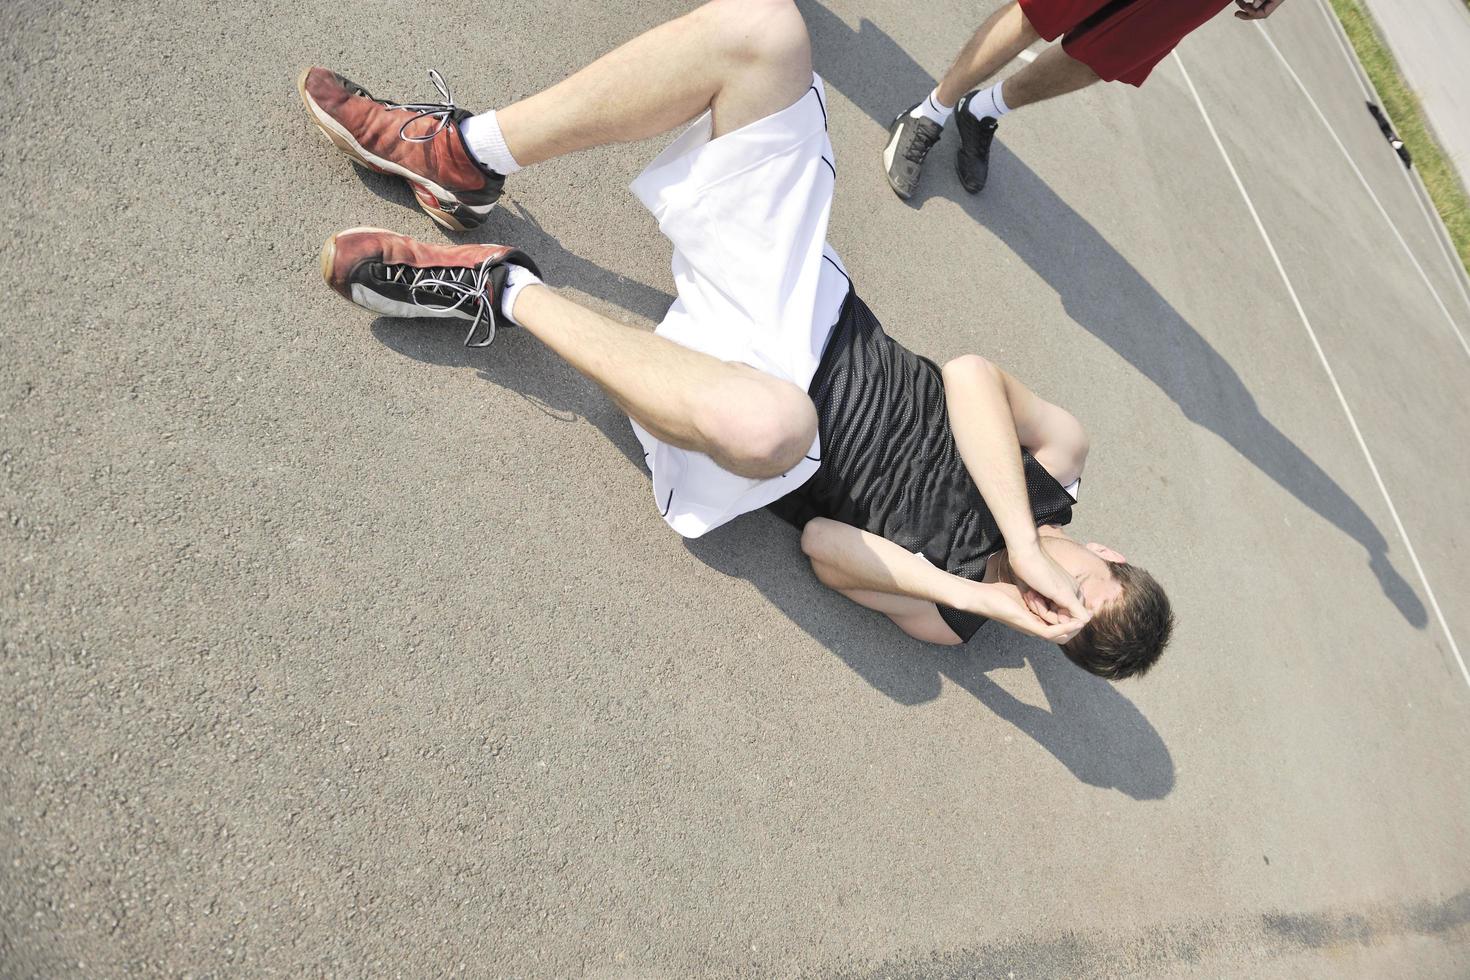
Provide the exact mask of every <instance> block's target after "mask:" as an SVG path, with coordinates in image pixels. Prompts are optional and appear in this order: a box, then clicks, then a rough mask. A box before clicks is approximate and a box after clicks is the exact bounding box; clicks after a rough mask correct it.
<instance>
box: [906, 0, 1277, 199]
mask: <svg viewBox="0 0 1470 980" xmlns="http://www.w3.org/2000/svg"><path fill="white" fill-rule="evenodd" d="M1230 2H1231V0H1011V2H1010V3H1008V4H1006V5H1005V6H1004V7H1002V8H1001V9H1000V10H998V11H996V12H995V13H994V14H992V15H991V16H990V19H989V20H987V21H985V23H984V24H982V25H981V27H980V29H979V30H978V31H976V32H975V34H974V36H973V37H971V38H970V40H969V42H968V43H967V44H966V45H965V46H964V48H963V49H961V50H960V53H959V57H957V58H955V62H954V64H953V65H952V66H950V69H949V71H948V72H946V73H945V75H944V79H943V80H942V81H941V82H940V83H939V86H938V87H937V88H936V89H935V90H934V91H933V92H930V93H929V95H928V96H926V97H925V98H923V99H921V100H920V101H919V103H918V104H917V105H915V106H914V107H913V108H911V109H908V110H906V111H904V112H902V113H900V114H899V116H898V118H897V119H895V120H894V121H893V124H892V125H891V126H889V127H888V145H887V146H886V147H884V149H883V169H884V171H885V172H886V173H887V175H888V184H889V186H891V187H892V188H893V192H894V193H895V194H897V195H898V196H899V197H901V198H903V199H904V200H908V199H909V198H910V197H913V195H914V192H915V191H916V190H917V189H918V187H919V177H920V175H921V174H922V173H923V169H924V160H925V159H926V158H927V157H928V155H929V151H930V150H931V149H933V147H934V144H935V143H937V142H939V137H940V136H941V135H942V134H943V133H944V126H945V124H946V123H947V122H949V119H950V117H951V116H954V117H955V120H956V125H957V126H958V128H959V131H960V148H959V153H958V155H957V157H956V159H955V169H956V171H957V172H958V173H959V178H960V184H961V185H963V186H964V188H965V190H967V191H969V192H970V193H971V194H978V193H980V191H981V189H983V188H984V187H985V181H986V178H987V177H988V176H989V173H990V143H991V140H993V139H994V138H995V130H996V127H997V126H998V125H999V124H1000V119H1001V117H1002V116H1004V115H1006V113H1009V112H1014V111H1015V110H1017V109H1019V108H1021V107H1022V106H1028V105H1031V104H1033V103H1036V102H1042V101H1044V100H1046V99H1054V98H1056V97H1057V96H1059V95H1066V94H1067V93H1069V92H1075V91H1077V90H1078V89H1083V88H1086V87H1087V86H1089V85H1092V84H1093V83H1095V82H1097V81H1099V80H1101V81H1105V82H1114V81H1117V82H1126V83H1128V84H1129V85H1134V86H1138V85H1142V84H1143V83H1144V81H1145V80H1146V79H1147V78H1148V76H1149V73H1150V72H1151V71H1153V68H1154V66H1155V65H1157V64H1158V63H1159V62H1160V61H1162V60H1163V59H1164V58H1165V56H1167V55H1168V54H1169V52H1170V51H1173V50H1174V48H1175V46H1176V45H1178V44H1179V42H1180V41H1182V40H1184V37H1185V35H1187V34H1189V33H1190V32H1191V31H1193V30H1194V29H1195V28H1197V27H1199V26H1200V25H1202V24H1204V23H1205V21H1207V20H1209V19H1210V18H1211V17H1214V16H1215V15H1216V14H1218V13H1219V12H1220V11H1222V10H1224V9H1225V8H1226V7H1228V6H1230ZM1281 3H1282V0H1235V4H1236V6H1238V7H1239V8H1240V9H1239V10H1237V11H1236V12H1235V16H1236V17H1238V18H1240V19H1241V20H1260V19H1262V18H1264V17H1269V16H1271V13H1272V12H1273V11H1274V10H1275V9H1276V8H1277V7H1279V6H1280V5H1281ZM1059 37H1060V38H1062V43H1061V44H1059V45H1055V46H1053V47H1050V48H1047V49H1046V50H1045V51H1043V52H1042V53H1041V54H1040V55H1039V56H1037V58H1036V60H1035V61H1033V62H1032V63H1031V64H1029V65H1026V66H1025V67H1024V68H1022V69H1021V70H1020V71H1018V72H1016V73H1015V74H1013V75H1011V76H1010V77H1009V78H1006V79H1004V80H1003V81H999V82H996V83H995V84H994V85H991V86H989V87H988V88H984V89H982V88H980V85H981V83H982V82H984V81H986V80H987V79H989V78H990V77H991V76H992V75H994V74H995V73H996V72H997V71H999V70H1000V69H1001V68H1003V67H1005V66H1006V65H1007V64H1009V63H1010V62H1011V61H1012V60H1013V59H1014V58H1015V57H1016V56H1017V55H1019V54H1020V53H1021V52H1022V51H1025V50H1026V49H1027V48H1029V47H1030V46H1031V45H1032V44H1034V43H1035V42H1036V41H1037V39H1045V40H1047V41H1055V40H1056V39H1057V38H1059Z"/></svg>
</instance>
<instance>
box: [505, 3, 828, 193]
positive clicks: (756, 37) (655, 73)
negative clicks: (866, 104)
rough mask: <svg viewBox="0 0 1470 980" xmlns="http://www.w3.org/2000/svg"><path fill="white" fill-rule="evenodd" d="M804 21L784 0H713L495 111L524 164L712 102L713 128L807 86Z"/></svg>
mask: <svg viewBox="0 0 1470 980" xmlns="http://www.w3.org/2000/svg"><path fill="white" fill-rule="evenodd" d="M811 78H812V62H811V48H810V43H809V41H808V39H807V33H806V24H805V23H804V22H803V21H802V18H801V13H800V11H798V10H797V9H796V6H795V4H794V3H792V2H791V0H712V2H710V3H707V4H705V5H704V6H703V7H700V8H699V9H697V10H695V11H694V12H692V13H690V14H687V15H685V16H683V17H680V18H678V19H677V20H672V21H669V22H668V23H666V24H663V25H661V26H659V27H656V28H654V29H653V30H651V31H649V32H648V33H646V34H644V35H642V36H640V37H637V38H634V39H633V40H632V41H629V42H628V43H627V44H624V45H623V46H622V47H620V48H618V49H617V50H615V51H612V52H611V53H609V54H606V55H604V56H603V57H601V58H599V59H598V60H597V61H594V62H593V63H592V64H590V65H588V66H587V67H586V68H584V69H582V70H581V71H579V72H577V73H576V74H575V75H573V76H572V77H570V78H568V79H566V80H565V81H563V82H560V83H558V84H556V85H554V86H552V87H551V88H549V89H546V90H545V91H544V92H540V93H538V94H536V95H533V96H531V97H530V98H528V99H523V100H522V101H520V102H517V103H515V104H514V105H511V106H507V107H506V108H504V109H501V110H499V111H498V112H497V113H496V117H497V119H498V120H499V122H500V128H501V132H502V133H503V134H504V136H505V141H506V145H507V146H508V147H509V148H510V151H511V155H512V156H514V157H515V158H516V162H518V163H520V164H521V165H522V166H530V165H532V164H535V163H540V162H542V161H543V160H549V159H551V158H552V157H556V156H560V155H562V154H564V153H572V152H575V151H577V150H584V149H587V148H588V147H592V146H600V145H602V144H604V143H620V142H627V141H630V140H639V139H644V138H647V137H649V136H655V135H657V134H659V133H663V132H666V131H668V130H670V129H672V128H674V127H675V126H678V125H679V124H681V123H685V122H688V121H689V120H690V119H693V118H694V117H695V116H697V115H699V114H700V113H702V112H704V111H705V110H706V109H709V108H713V110H714V135H716V136H720V135H722V134H724V133H728V132H730V131H732V130H735V129H739V128H740V127H741V126H744V125H746V124H747V123H752V122H755V121H756V120H758V119H762V118H764V117H766V116H769V115H771V114H772V113H774V112H778V111H780V110H781V109H784V108H786V107H787V106H789V105H791V104H792V103H793V102H795V101H796V100H797V99H799V98H801V96H802V95H804V94H805V93H806V90H807V89H808V88H809V87H810V86H811Z"/></svg>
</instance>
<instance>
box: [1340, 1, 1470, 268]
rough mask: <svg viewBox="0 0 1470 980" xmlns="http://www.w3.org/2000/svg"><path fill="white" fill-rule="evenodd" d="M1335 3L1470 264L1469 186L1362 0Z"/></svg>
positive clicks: (1469, 265)
mask: <svg viewBox="0 0 1470 980" xmlns="http://www.w3.org/2000/svg"><path fill="white" fill-rule="evenodd" d="M1331 3H1332V7H1333V9H1334V10H1335V11H1337V16H1338V19H1339V20H1341V21H1342V26H1343V27H1344V28H1346V29H1347V34H1348V38H1349V39H1350V40H1351V41H1352V43H1353V48H1354V49H1355V50H1356V51H1357V52H1358V60H1360V61H1361V62H1362V63H1363V67H1364V68H1365V69H1366V70H1367V72H1368V77H1369V78H1371V79H1372V80H1373V86H1374V88H1376V89H1378V94H1379V95H1380V96H1381V97H1382V99H1383V108H1384V109H1385V110H1386V111H1387V112H1388V115H1389V118H1390V119H1392V120H1393V124H1394V128H1395V129H1396V130H1397V131H1398V134H1399V138H1400V139H1402V140H1403V141H1404V142H1405V143H1406V144H1408V147H1409V152H1410V153H1412V154H1413V155H1414V167H1415V169H1417V170H1418V171H1419V177H1420V179H1422V180H1423V181H1424V186H1425V188H1427V189H1428V191H1429V196H1430V198H1432V199H1433V201H1434V207H1435V209H1436V210H1437V211H1439V216H1440V217H1441V218H1443V219H1444V223H1445V227H1446V228H1448V229H1449V232H1450V240H1451V241H1452V242H1454V245H1455V251H1457V252H1458V253H1459V254H1460V261H1461V262H1462V263H1464V265H1465V268H1466V269H1470V197H1467V196H1466V193H1465V185H1464V184H1463V183H1461V182H1460V176H1459V174H1458V173H1457V172H1456V171H1455V168H1454V166H1453V165H1452V164H1451V163H1450V161H1449V158H1448V157H1446V156H1445V152H1444V150H1442V149H1440V146H1439V143H1438V141H1436V140H1435V138H1434V136H1433V135H1432V134H1431V133H1430V131H1429V127H1428V125H1427V124H1426V123H1425V121H1424V110H1423V109H1422V108H1421V107H1420V105H1419V99H1418V98H1417V97H1416V96H1415V95H1414V93H1413V91H1411V90H1410V89H1409V86H1408V85H1407V84H1406V83H1405V82H1404V77H1403V75H1401V74H1399V68H1398V65H1397V64H1396V63H1395V62H1394V60H1393V55H1391V54H1389V52H1388V46H1387V45H1385V44H1384V43H1383V39H1382V38H1381V37H1379V35H1378V30H1377V28H1376V27H1375V25H1374V24H1373V21H1372V19H1371V18H1370V17H1369V16H1368V13H1367V11H1365V10H1364V9H1363V6H1362V4H1361V3H1360V2H1359V0H1331ZM1466 3H1467V4H1470V0H1466Z"/></svg>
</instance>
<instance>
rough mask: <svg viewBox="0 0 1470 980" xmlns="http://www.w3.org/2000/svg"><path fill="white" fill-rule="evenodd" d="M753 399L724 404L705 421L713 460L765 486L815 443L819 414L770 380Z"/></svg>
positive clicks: (797, 392)
mask: <svg viewBox="0 0 1470 980" xmlns="http://www.w3.org/2000/svg"><path fill="white" fill-rule="evenodd" d="M762 387H763V388H764V389H765V390H763V391H761V392H759V393H752V394H754V395H755V397H752V398H749V399H741V400H721V401H719V402H716V403H714V404H712V405H711V406H710V408H709V411H708V412H707V413H706V415H705V417H704V418H703V419H702V420H701V424H700V429H701V430H702V431H704V432H705V435H706V438H707V439H708V441H709V443H710V446H711V453H710V455H712V456H714V457H715V459H716V461H717V462H719V463H720V465H721V466H724V467H725V468H726V469H728V470H730V472H732V473H736V474H738V475H740V476H744V477H749V478H751V479H755V480H765V479H770V478H772V477H776V476H780V475H781V474H783V473H785V472H787V471H788V470H790V469H791V468H792V467H794V466H796V464H798V463H800V462H801V461H802V460H803V459H804V458H805V457H806V454H807V453H808V452H810V451H811V447H812V443H813V442H814V441H815V440H816V438H817V410H816V406H814V405H813V404H812V400H811V399H810V398H808V397H807V395H806V392H804V391H802V390H801V389H800V388H798V387H796V386H795V385H793V384H788V383H786V382H784V381H775V380H774V379H772V380H771V382H770V383H769V384H764V385H762Z"/></svg>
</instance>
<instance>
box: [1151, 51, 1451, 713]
mask: <svg viewBox="0 0 1470 980" xmlns="http://www.w3.org/2000/svg"><path fill="white" fill-rule="evenodd" d="M1174 61H1175V63H1176V64H1178V65H1179V71H1180V72H1181V73H1182V74H1183V75H1184V84H1186V85H1188V86H1189V92H1190V94H1191V95H1193V96H1194V103H1195V105H1197V106H1199V111H1200V115H1201V116H1203V117H1204V120H1205V128H1207V129H1208V130H1209V131H1210V138H1211V139H1213V140H1214V141H1215V146H1216V147H1217V148H1218V149H1219V150H1220V156H1221V157H1223V158H1224V160H1225V166H1226V167H1227V168H1228V169H1229V170H1230V176H1231V178H1232V179H1233V180H1234V181H1235V187H1236V189H1237V190H1239V191H1240V196H1241V197H1242V198H1244V199H1245V206H1246V208H1247V209H1248V210H1249V211H1250V214H1251V220H1252V221H1254V222H1255V223H1256V230H1257V231H1259V232H1260V233H1261V238H1262V240H1264V241H1265V243H1266V251H1268V252H1269V253H1271V261H1272V262H1274V263H1276V271H1277V272H1279V273H1280V274H1281V281H1282V282H1284V283H1285V284H1286V292H1287V293H1288V294H1289V295H1290V296H1291V304H1292V306H1294V307H1296V312H1297V316H1299V317H1300V318H1301V321H1302V326H1303V327H1305V328H1306V330H1307V336H1308V337H1309V338H1310V339H1311V341H1312V347H1313V349H1315V350H1316V351H1317V359H1318V360H1320V361H1321V362H1322V369H1323V370H1324V371H1326V372H1327V380H1328V381H1330V382H1331V383H1332V390H1333V391H1334V392H1336V393H1337V401H1338V404H1339V405H1341V406H1342V411H1343V414H1344V415H1346V416H1347V420H1348V425H1349V426H1350V427H1351V428H1352V430H1353V437H1354V438H1355V439H1357V440H1358V448H1359V449H1361V450H1362V451H1363V458H1364V459H1366V460H1367V461H1368V469H1369V470H1370V471H1371V472H1372V474H1373V482H1375V483H1377V484H1378V492H1379V493H1381V494H1383V502H1384V503H1385V504H1387V505H1388V513H1389V515H1390V516H1391V517H1392V518H1393V524H1394V527H1396V528H1397V529H1398V532H1399V538H1400V539H1401V540H1402V541H1403V542H1404V550H1405V551H1406V552H1407V553H1408V555H1409V561H1411V562H1412V563H1413V565H1414V571H1415V572H1417V573H1418V574H1419V581H1420V582H1421V583H1423V585H1424V594H1425V595H1426V596H1427V597H1428V598H1429V605H1430V606H1431V607H1432V608H1433V609H1434V615H1435V618H1436V619H1438V620H1439V627H1440V629H1442V630H1443V631H1444V636H1445V639H1446V640H1448V641H1449V644H1450V651H1451V652H1453V653H1454V655H1455V660H1456V662H1457V663H1459V665H1460V673H1461V675H1463V676H1464V678H1465V683H1466V684H1470V667H1466V666H1465V658H1464V657H1462V656H1461V655H1460V647H1459V644H1457V643H1456V642H1455V637H1454V634H1453V633H1451V632H1450V624H1449V623H1448V622H1446V621H1445V618H1444V612H1443V611H1442V610H1441V609H1440V608H1439V600H1438V599H1436V598H1435V596H1434V589H1433V588H1432V587H1431V586H1430V584H1429V576H1427V575H1426V574H1424V566H1423V565H1421V564H1420V563H1419V555H1418V553H1417V552H1415V551H1414V544H1413V542H1412V541H1410V540H1409V532H1408V531H1407V530H1405V529H1404V522H1403V521H1402V520H1400V519H1399V511H1398V508H1397V507H1395V506H1394V503H1393V498H1392V497H1390V496H1389V494H1388V487H1387V486H1386V485H1385V484H1384V482H1383V476H1382V475H1381V474H1380V473H1379V472H1378V464H1377V463H1376V462H1374V461H1373V453H1372V452H1371V451H1370V450H1369V449H1368V442H1367V440H1365V439H1364V438H1363V430H1362V429H1360V428H1358V419H1357V416H1356V415H1354V414H1353V409H1352V406H1350V405H1349V404H1348V400H1347V396H1346V395H1345V394H1343V391H1342V385H1340V384H1338V383H1337V372H1335V371H1333V370H1332V362H1330V361H1329V360H1327V352H1326V351H1324V350H1323V349H1322V342H1321V341H1320V340H1318V339H1317V331H1316V330H1314V329H1313V328H1312V321H1311V320H1309V319H1308V318H1307V311H1306V309H1305V308H1303V307H1302V301H1301V299H1300V297H1298V296H1297V294H1296V287H1295V286H1293V285H1292V284H1291V276H1289V275H1287V273H1286V266H1285V265H1284V264H1282V261H1281V255H1280V254H1279V253H1278V252H1277V251H1276V245H1275V244H1274V243H1273V242H1272V241H1271V236H1270V235H1269V234H1268V233H1267V231H1266V225H1265V223H1264V222H1262V221H1261V215H1260V212H1258V211H1257V210H1256V205H1255V202H1254V201H1253V200H1251V196H1250V192H1249V191H1247V190H1246V189H1245V182H1244V181H1242V180H1241V179H1240V172H1239V171H1238V170H1236V169H1235V163H1234V162H1233V161H1232V160H1231V159H1230V153H1229V152H1228V151H1227V150H1226V149H1225V143H1224V142H1223V141H1222V140H1221V139H1220V134H1219V132H1218V131H1217V130H1216V129H1215V123H1214V121H1213V120H1211V119H1210V113H1209V111H1208V110H1207V109H1205V103H1204V100H1203V99H1201V98H1200V95H1199V89H1197V88H1195V87H1194V79H1192V78H1190V77H1189V70H1188V69H1186V68H1185V67H1184V59H1183V58H1181V57H1179V52H1178V50H1175V52H1174Z"/></svg>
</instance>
